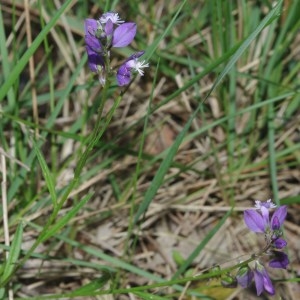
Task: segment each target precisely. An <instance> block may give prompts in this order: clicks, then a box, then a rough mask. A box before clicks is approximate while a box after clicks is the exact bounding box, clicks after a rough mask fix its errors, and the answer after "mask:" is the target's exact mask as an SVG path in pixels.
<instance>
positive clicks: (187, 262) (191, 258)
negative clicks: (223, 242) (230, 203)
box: [172, 209, 232, 279]
mask: <svg viewBox="0 0 300 300" xmlns="http://www.w3.org/2000/svg"><path fill="white" fill-rule="evenodd" d="M231 212H232V209H231V210H229V211H228V212H227V213H226V214H225V215H224V216H223V218H222V219H221V220H220V221H219V223H218V224H217V225H216V226H215V227H214V228H212V229H211V230H210V232H208V234H207V235H206V236H205V238H204V239H203V240H202V241H201V243H200V244H199V245H198V246H197V247H196V248H195V250H194V251H193V252H192V253H191V254H190V256H189V257H188V258H187V259H186V260H185V262H184V263H183V264H182V265H181V266H180V267H179V269H178V270H177V272H176V273H175V274H174V275H173V277H172V279H177V278H178V277H179V276H180V275H181V274H182V273H183V272H185V271H186V270H187V268H188V267H189V266H190V265H191V263H192V262H193V261H194V259H195V258H196V257H197V256H198V255H199V253H200V252H201V250H203V248H204V247H205V246H206V245H207V243H208V242H209V241H210V240H211V239H212V238H213V237H214V235H215V234H216V233H217V232H218V230H219V229H220V228H221V227H222V226H223V225H224V223H225V221H226V220H227V218H228V217H229V216H230V215H231Z"/></svg>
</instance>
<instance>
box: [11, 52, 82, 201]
mask: <svg viewBox="0 0 300 300" xmlns="http://www.w3.org/2000/svg"><path fill="white" fill-rule="evenodd" d="M86 60H87V56H86V55H85V56H84V57H83V58H82V60H81V61H80V63H79V64H78V66H77V67H76V69H75V71H74V73H73V75H72V77H71V79H70V81H69V83H68V86H67V87H66V88H65V89H64V92H63V93H62V95H61V97H60V99H59V100H58V101H57V103H56V106H55V109H54V111H53V112H52V114H51V115H50V117H49V118H48V120H47V123H46V125H45V126H46V128H50V127H51V126H52V125H53V124H54V123H55V120H56V117H57V115H58V114H59V112H60V111H61V108H62V106H63V103H64V101H65V99H66V98H67V97H68V95H69V94H70V92H71V90H72V88H73V87H74V84H75V81H76V79H77V78H78V74H79V72H80V71H81V69H82V68H83V65H84V64H85V62H86ZM47 134H48V131H47V132H43V133H42V137H43V138H45V137H46V135H47ZM42 144H43V142H42V141H39V142H38V143H37V145H38V146H39V147H40V146H41V145H42ZM34 158H35V151H34V150H33V151H32V152H31V153H30V154H29V155H28V157H27V159H26V160H25V164H26V165H27V166H30V165H31V164H32V162H33V160H34ZM27 172H28V171H27V170H26V169H24V168H23V169H22V170H20V174H19V176H18V177H16V178H15V179H14V181H13V184H12V185H11V186H10V187H9V190H8V199H9V200H10V199H12V198H13V197H14V195H15V194H16V192H17V190H18V188H19V187H20V185H21V184H22V183H23V181H24V178H26V176H24V175H25V174H26V173H27Z"/></svg>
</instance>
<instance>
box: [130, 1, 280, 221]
mask: <svg viewBox="0 0 300 300" xmlns="http://www.w3.org/2000/svg"><path fill="white" fill-rule="evenodd" d="M281 2H282V1H279V3H278V4H277V5H276V6H275V7H274V8H273V9H272V10H271V11H270V12H269V13H268V15H267V16H266V17H265V18H264V19H263V20H262V22H261V23H260V24H259V25H258V27H257V28H256V29H255V30H254V32H253V33H251V34H250V36H249V37H248V38H247V39H246V40H245V41H244V42H243V43H242V44H241V46H240V47H239V48H238V49H237V51H236V53H235V54H234V55H233V56H232V58H231V59H230V60H229V62H228V64H227V65H226V67H225V68H224V70H223V71H222V72H221V74H220V75H219V76H218V78H217V79H216V81H215V83H214V84H213V86H212V88H211V90H210V91H209V93H208V94H207V96H206V97H205V98H204V100H203V102H204V101H205V100H206V99H207V98H208V97H209V96H210V95H211V93H212V92H213V91H214V90H215V89H216V87H217V86H218V85H219V84H220V83H221V81H222V79H223V78H224V77H225V76H226V75H227V74H228V72H229V71H230V69H231V68H232V67H233V65H234V64H235V63H236V61H237V60H238V59H239V57H240V56H241V55H242V54H243V52H244V51H245V50H246V48H247V47H248V46H249V45H250V43H251V42H252V41H253V40H254V39H255V38H256V37H257V35H258V34H259V33H260V32H261V30H262V29H264V27H265V26H266V25H267V24H268V22H269V21H270V20H271V19H272V18H273V17H274V15H275V14H276V13H278V9H279V8H280V5H281ZM203 102H201V103H200V104H199V105H198V107H197V109H196V110H195V111H194V112H193V114H192V115H191V116H190V118H189V119H188V121H187V123H186V124H185V126H184V127H183V129H182V131H181V132H180V133H179V134H178V136H177V137H176V139H175V141H174V143H173V145H172V146H171V148H170V149H169V150H168V153H167V156H166V158H165V159H164V160H163V162H162V163H161V165H160V167H159V169H158V171H157V172H156V174H155V176H154V179H153V181H152V183H151V185H150V186H149V188H148V190H147V191H146V194H145V197H144V199H143V201H142V202H141V204H140V206H139V208H138V211H137V213H136V216H135V219H134V224H136V222H137V221H138V220H139V218H140V217H141V216H142V215H143V214H144V213H145V212H146V211H147V209H148V207H149V205H150V203H151V201H152V199H153V198H154V196H155V194H156V192H157V190H158V189H159V187H160V186H161V184H162V182H163V179H164V176H165V174H166V173H167V172H168V170H169V167H170V165H171V163H172V161H173V158H174V157H175V155H176V153H177V150H178V148H179V146H180V144H181V142H182V141H183V139H184V136H185V134H186V133H187V131H188V129H189V128H190V126H191V124H192V122H193V120H194V118H195V117H196V116H197V115H198V112H199V111H200V108H201V105H202V103H203Z"/></svg>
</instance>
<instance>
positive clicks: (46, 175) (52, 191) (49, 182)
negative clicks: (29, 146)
mask: <svg viewBox="0 0 300 300" xmlns="http://www.w3.org/2000/svg"><path fill="white" fill-rule="evenodd" d="M32 142H33V148H34V151H35V153H36V156H37V158H38V160H39V163H40V166H41V168H42V172H43V175H44V178H45V181H46V185H47V188H48V190H49V193H50V196H51V200H52V203H53V206H54V207H56V206H57V195H56V191H55V184H54V182H53V178H52V175H51V173H50V170H49V168H48V165H47V163H46V160H45V159H44V156H43V154H42V153H41V151H40V149H39V147H38V145H37V143H36V142H35V141H32Z"/></svg>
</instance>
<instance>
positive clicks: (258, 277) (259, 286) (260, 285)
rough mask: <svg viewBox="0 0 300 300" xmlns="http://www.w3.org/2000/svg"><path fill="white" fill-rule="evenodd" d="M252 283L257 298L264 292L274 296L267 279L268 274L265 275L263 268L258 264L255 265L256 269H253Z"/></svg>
mask: <svg viewBox="0 0 300 300" xmlns="http://www.w3.org/2000/svg"><path fill="white" fill-rule="evenodd" d="M254 281H255V286H256V292H257V296H260V295H261V293H262V292H263V291H264V290H265V291H267V292H268V293H269V294H270V295H274V294H275V289H274V286H273V284H272V281H271V279H270V277H269V274H268V273H267V271H266V269H265V267H264V266H263V265H261V264H259V263H256V267H255V269H254Z"/></svg>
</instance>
